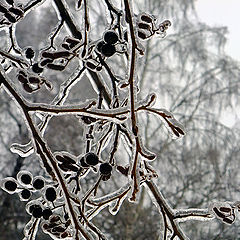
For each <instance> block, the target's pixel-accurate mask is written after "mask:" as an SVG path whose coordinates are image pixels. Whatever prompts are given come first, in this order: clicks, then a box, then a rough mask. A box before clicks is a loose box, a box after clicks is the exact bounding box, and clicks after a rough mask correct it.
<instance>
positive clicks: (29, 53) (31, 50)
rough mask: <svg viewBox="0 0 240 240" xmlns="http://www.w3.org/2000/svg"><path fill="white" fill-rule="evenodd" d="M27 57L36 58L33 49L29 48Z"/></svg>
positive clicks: (26, 52) (26, 53)
mask: <svg viewBox="0 0 240 240" xmlns="http://www.w3.org/2000/svg"><path fill="white" fill-rule="evenodd" d="M25 56H26V58H28V59H32V58H33V57H34V51H33V49H32V48H27V49H26V51H25Z"/></svg>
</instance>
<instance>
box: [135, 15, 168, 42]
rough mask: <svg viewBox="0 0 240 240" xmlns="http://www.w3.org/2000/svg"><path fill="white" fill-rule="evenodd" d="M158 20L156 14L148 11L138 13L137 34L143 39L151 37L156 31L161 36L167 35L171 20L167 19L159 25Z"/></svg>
mask: <svg viewBox="0 0 240 240" xmlns="http://www.w3.org/2000/svg"><path fill="white" fill-rule="evenodd" d="M156 20H157V19H156V18H155V17H154V16H152V15H150V14H147V13H141V14H139V15H138V21H137V27H138V30H137V35H138V37H139V38H140V39H141V40H146V39H149V38H151V37H152V36H153V35H154V34H155V33H156V34H159V35H160V36H161V37H165V35H166V30H167V29H168V27H170V26H171V22H170V21H169V20H165V21H164V22H162V23H160V24H159V25H158V26H157V24H156Z"/></svg>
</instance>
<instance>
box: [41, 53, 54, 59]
mask: <svg viewBox="0 0 240 240" xmlns="http://www.w3.org/2000/svg"><path fill="white" fill-rule="evenodd" d="M42 57H44V58H54V57H53V53H52V52H42Z"/></svg>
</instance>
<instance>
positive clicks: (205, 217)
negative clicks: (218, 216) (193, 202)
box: [174, 208, 215, 222]
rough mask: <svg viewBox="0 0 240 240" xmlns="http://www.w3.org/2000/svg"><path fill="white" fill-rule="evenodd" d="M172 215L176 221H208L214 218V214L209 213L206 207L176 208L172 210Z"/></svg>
mask: <svg viewBox="0 0 240 240" xmlns="http://www.w3.org/2000/svg"><path fill="white" fill-rule="evenodd" d="M174 217H175V218H176V219H177V220H178V222H185V221H190V220H197V221H209V220H212V219H214V218H215V217H214V215H213V214H210V213H209V210H208V209H197V208H196V209H195V208H192V209H178V210H174Z"/></svg>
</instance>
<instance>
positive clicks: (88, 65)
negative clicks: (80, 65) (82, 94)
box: [85, 61, 97, 70]
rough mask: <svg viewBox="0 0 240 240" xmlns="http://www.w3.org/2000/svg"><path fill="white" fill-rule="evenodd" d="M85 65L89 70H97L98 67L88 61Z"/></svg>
mask: <svg viewBox="0 0 240 240" xmlns="http://www.w3.org/2000/svg"><path fill="white" fill-rule="evenodd" d="M85 65H86V67H87V68H89V69H91V70H95V69H96V68H97V65H95V64H94V63H93V62H92V61H86V62H85Z"/></svg>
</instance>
